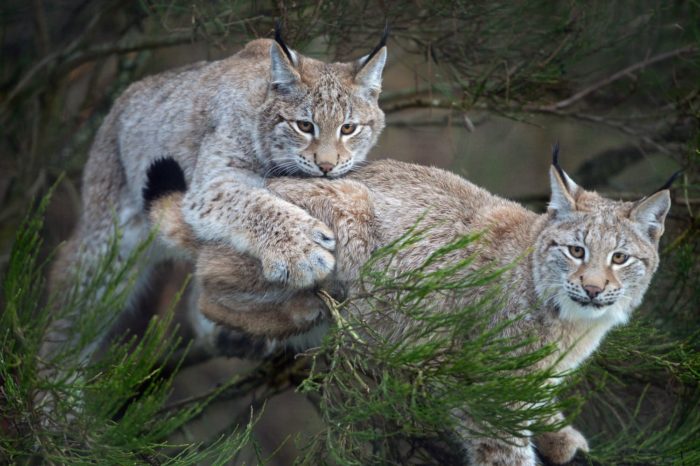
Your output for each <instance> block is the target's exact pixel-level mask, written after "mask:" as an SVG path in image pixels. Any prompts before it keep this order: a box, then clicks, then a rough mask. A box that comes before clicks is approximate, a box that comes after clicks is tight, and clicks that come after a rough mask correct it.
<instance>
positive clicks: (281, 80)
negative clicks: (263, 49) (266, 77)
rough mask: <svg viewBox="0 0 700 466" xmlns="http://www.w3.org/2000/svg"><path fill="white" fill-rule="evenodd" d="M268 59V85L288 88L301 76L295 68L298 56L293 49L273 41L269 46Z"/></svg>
mask: <svg viewBox="0 0 700 466" xmlns="http://www.w3.org/2000/svg"><path fill="white" fill-rule="evenodd" d="M283 44H284V43H283ZM270 61H271V66H270V85H271V86H272V87H274V88H276V89H288V88H289V87H291V86H294V85H296V84H297V83H298V82H300V81H301V76H299V72H298V71H297V70H296V66H297V65H298V58H297V55H296V53H294V51H292V50H289V49H288V48H287V47H286V46H284V48H282V46H281V45H279V44H278V43H274V44H272V46H271V47H270Z"/></svg>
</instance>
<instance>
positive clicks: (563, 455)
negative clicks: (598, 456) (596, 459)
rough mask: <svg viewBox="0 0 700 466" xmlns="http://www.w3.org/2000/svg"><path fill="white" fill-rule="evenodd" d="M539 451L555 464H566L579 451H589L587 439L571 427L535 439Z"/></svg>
mask: <svg viewBox="0 0 700 466" xmlns="http://www.w3.org/2000/svg"><path fill="white" fill-rule="evenodd" d="M535 445H536V446H537V451H539V452H540V454H541V455H542V456H544V457H545V458H547V459H548V460H549V461H551V462H553V463H555V464H566V463H568V462H569V461H571V460H572V459H573V458H574V456H575V455H576V451H577V450H581V451H583V452H587V451H588V442H587V441H586V438H585V437H584V436H583V434H581V432H579V431H578V430H576V429H574V428H573V427H571V426H566V427H564V428H563V429H561V430H560V431H558V432H546V433H544V434H540V435H538V436H537V437H536V438H535Z"/></svg>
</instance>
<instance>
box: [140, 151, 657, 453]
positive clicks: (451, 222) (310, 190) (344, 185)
mask: <svg viewBox="0 0 700 466" xmlns="http://www.w3.org/2000/svg"><path fill="white" fill-rule="evenodd" d="M555 155H556V152H555ZM550 179H551V191H552V194H551V201H550V204H549V208H548V210H547V213H545V214H541V215H538V214H536V213H534V212H531V211H529V210H527V209H525V208H523V207H522V206H520V205H518V204H516V203H514V202H510V201H507V200H505V199H502V198H499V197H497V196H494V195H492V194H490V193H488V192H487V191H485V190H483V189H481V188H478V187H477V186H475V185H473V184H471V183H469V182H467V181H466V180H464V179H462V178H460V177H458V176H456V175H453V174H450V173H448V172H445V171H443V170H439V169H436V168H427V167H420V166H416V165H409V164H404V163H399V162H394V161H381V162H375V163H373V164H371V165H369V166H366V167H364V168H362V169H361V170H359V171H358V172H356V173H353V174H351V175H350V176H349V179H344V180H338V181H327V180H294V179H276V180H270V182H269V184H268V186H269V188H270V189H271V190H272V191H273V192H275V193H277V194H278V195H279V196H281V197H283V198H285V199H286V200H288V201H289V202H292V203H294V204H296V205H298V206H300V207H302V208H303V209H305V210H306V211H308V212H309V213H310V214H312V215H314V216H316V217H317V218H319V219H320V220H322V221H323V222H325V223H326V224H327V225H330V226H331V228H332V229H333V231H334V233H335V235H336V239H337V245H338V247H337V252H336V254H337V263H336V270H335V273H334V275H333V276H332V277H330V278H329V279H328V280H327V281H326V282H325V284H324V285H323V287H324V288H325V289H327V290H331V291H333V290H340V289H342V290H345V292H346V293H347V295H349V296H352V295H353V293H354V292H355V293H356V292H357V291H358V289H357V280H356V279H357V272H358V270H359V268H360V267H361V265H362V264H363V263H364V262H365V261H366V260H367V258H368V257H369V255H370V254H371V252H372V251H373V250H374V248H376V247H377V246H381V245H385V244H388V243H389V242H391V241H392V240H394V239H396V238H398V237H399V236H400V235H402V234H403V233H404V232H405V231H406V230H407V229H409V228H410V227H412V226H413V225H414V224H415V222H416V219H417V218H418V217H419V216H420V215H424V218H423V220H422V225H424V226H427V227H430V229H429V230H428V231H427V233H426V237H425V238H424V239H422V240H420V241H419V242H417V243H416V244H413V245H411V246H410V247H409V249H407V250H406V251H403V253H402V254H401V255H400V257H398V258H397V261H398V263H397V267H398V268H399V269H410V268H412V267H415V266H417V265H419V264H421V263H423V261H424V260H425V259H426V258H427V257H428V256H429V255H430V254H431V253H432V252H434V251H435V250H436V249H437V248H439V247H440V246H443V245H445V244H447V243H449V242H451V241H453V240H455V239H457V238H458V237H460V236H462V235H465V234H469V233H473V232H482V231H483V232H485V237H484V238H483V240H482V241H479V242H478V243H476V244H473V245H470V246H468V247H467V248H465V249H464V250H460V251H457V252H455V253H454V254H453V257H450V258H449V260H459V259H462V258H466V257H469V256H470V255H471V254H473V253H475V252H478V257H479V259H478V260H477V261H476V262H475V263H474V264H473V267H480V266H481V265H484V264H487V263H492V261H495V262H496V263H498V264H501V265H507V264H512V263H515V266H514V267H513V268H512V269H510V270H509V271H508V272H507V273H506V274H505V275H504V276H503V278H502V280H503V283H504V284H506V286H503V289H504V290H505V296H504V300H503V307H502V309H501V310H500V312H498V313H497V314H496V315H495V317H494V321H493V322H492V324H494V325H496V324H498V323H499V322H502V321H503V320H504V319H509V318H512V317H514V316H516V315H522V314H524V318H523V319H520V320H517V321H516V324H514V327H510V328H509V331H510V332H516V333H522V334H529V335H532V334H534V335H537V336H538V337H539V340H540V341H541V342H542V343H543V344H544V343H555V344H556V345H557V346H558V348H559V349H560V353H559V355H561V354H564V357H563V358H562V359H561V360H560V361H559V362H558V366H557V369H558V370H559V371H567V370H569V369H572V368H575V367H576V366H578V365H579V364H581V362H582V361H584V360H585V359H586V358H587V357H588V356H589V355H590V354H591V353H592V352H593V351H595V349H596V348H597V347H598V346H599V344H600V341H601V339H602V338H603V336H604V335H605V334H606V333H607V332H608V331H609V330H610V329H611V328H612V327H613V326H615V325H618V324H623V323H625V322H626V321H627V320H628V319H629V317H630V315H631V313H632V311H633V310H634V308H635V307H637V306H638V305H639V304H640V303H641V301H642V298H643V296H644V293H645V292H646V290H647V288H648V286H649V283H650V280H651V278H652V276H653V274H654V271H655V270H656V268H657V266H658V261H659V257H658V253H657V249H658V243H659V238H660V237H661V235H662V234H663V231H664V220H665V216H666V214H667V212H668V210H669V208H670V195H669V191H668V190H667V189H665V188H663V189H661V190H660V191H658V192H656V193H654V194H653V195H651V196H649V197H646V198H643V199H641V200H640V201H637V202H619V201H613V200H610V199H606V198H603V197H601V196H600V195H598V194H596V193H595V192H589V191H585V190H584V189H582V188H581V187H579V186H577V185H576V184H575V183H574V182H573V181H572V180H571V178H569V177H568V176H567V175H566V173H564V171H563V170H562V169H561V168H559V166H558V164H557V163H556V157H555V163H554V165H553V166H552V168H551V170H550ZM180 202H182V194H175V195H171V196H167V197H163V198H161V199H159V200H157V201H156V203H155V205H154V208H153V210H152V216H153V218H154V219H156V221H158V222H160V225H161V234H162V235H163V236H164V238H165V239H166V240H167V241H170V242H171V243H173V244H174V245H177V246H179V247H181V248H183V249H185V250H187V251H189V253H190V254H191V255H192V257H194V258H195V260H196V280H197V290H196V293H198V308H199V310H200V311H201V312H202V313H203V314H204V315H205V316H206V317H208V318H209V319H211V320H213V321H215V322H217V323H219V324H221V325H222V326H221V327H219V328H218V330H214V327H213V326H212V325H209V324H206V320H202V319H200V320H199V322H198V323H197V325H199V327H198V328H199V331H203V332H204V333H203V334H202V335H201V340H200V343H201V344H202V345H209V347H210V348H213V349H214V350H218V351H220V352H224V353H241V352H243V353H250V352H252V351H269V350H270V349H271V348H272V347H274V346H275V345H276V344H280V343H286V344H292V345H294V344H296V345H299V344H303V337H308V338H310V337H313V336H314V333H320V332H319V329H323V325H324V323H325V322H327V318H328V317H327V315H326V310H325V307H324V305H323V303H322V302H321V301H320V299H319V298H318V297H317V296H316V295H315V294H314V292H312V291H304V292H294V291H290V290H289V289H286V288H284V287H282V286H279V285H274V284H269V283H267V282H266V281H265V279H264V276H263V274H262V268H261V265H260V263H259V262H258V261H257V260H255V259H253V258H251V257H249V256H244V255H240V254H237V253H235V251H233V250H231V249H230V248H228V247H226V246H222V245H213V244H206V243H202V242H201V241H199V240H198V239H197V238H196V236H195V235H193V234H192V232H191V231H190V229H189V227H188V226H187V224H186V223H185V222H184V221H183V218H182V214H181V210H180V208H179V203H180ZM476 248H478V250H477V249H476ZM530 251H531V253H530ZM523 256H526V258H525V259H524V260H520V261H518V258H521V257H523ZM443 265H446V264H443ZM439 266H440V264H436V267H439ZM485 291H486V290H481V291H479V290H477V292H476V293H471V294H469V295H467V294H465V295H464V296H462V297H461V298H460V297H457V299H456V301H457V302H451V303H450V304H449V306H463V305H465V304H468V303H469V302H470V301H472V302H473V300H475V299H477V298H478V297H479V295H480V293H482V292H485ZM445 305H446V306H448V304H447V303H445ZM446 310H447V311H449V310H448V309H446ZM365 318H367V319H370V320H371V319H372V315H371V314H370V315H366V316H365ZM393 318H394V319H395V320H394V321H392V324H391V325H387V324H386V323H382V322H378V323H377V324H376V328H380V329H382V330H383V331H384V332H386V333H387V334H388V335H400V334H401V331H402V329H401V327H402V326H406V325H411V321H410V320H407V319H406V318H404V317H403V316H401V315H400V314H399V315H394V316H393ZM402 319H403V320H402ZM202 322H204V323H202ZM224 329H226V330H224ZM231 329H235V330H236V332H238V333H236V332H231ZM207 331H208V332H209V333H206V332H207ZM227 335H228V337H227ZM231 335H238V340H237V341H236V340H235V339H234V338H232V337H231ZM244 336H245V337H246V338H247V339H243V337H244ZM244 341H245V342H247V344H248V345H250V346H249V347H248V348H243V349H239V350H236V349H235V348H231V347H227V346H226V345H230V344H232V343H235V342H237V343H239V344H241V343H243V342H244ZM557 356H558V355H554V356H552V358H550V359H548V360H547V361H544V362H543V364H550V363H553V362H555V361H556V357H557ZM455 415H456V416H457V417H458V418H459V419H460V422H461V423H462V425H463V427H464V429H463V432H460V433H462V434H463V436H462V438H463V442H464V447H465V451H466V455H467V456H468V458H469V461H470V464H475V465H523V466H524V465H534V464H535V462H536V458H535V450H534V449H535V448H537V449H538V450H539V452H540V453H541V454H542V455H543V456H545V457H547V458H548V459H549V460H551V461H553V462H555V463H565V462H568V461H569V460H571V459H572V458H573V456H574V454H575V453H576V451H577V450H579V449H580V450H587V448H588V446H587V442H586V440H585V438H584V437H583V436H582V435H581V433H579V432H578V431H577V430H576V429H574V428H573V427H570V426H568V427H565V428H564V429H562V430H560V431H558V432H553V433H547V434H543V435H540V436H538V437H536V438H534V439H533V440H532V442H531V441H530V440H528V439H527V438H525V439H522V438H515V439H512V442H503V441H500V440H495V439H487V438H473V437H471V438H470V437H469V436H468V435H466V432H468V430H469V429H468V427H469V416H468V413H466V414H465V413H455Z"/></svg>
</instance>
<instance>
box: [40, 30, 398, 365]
mask: <svg viewBox="0 0 700 466" xmlns="http://www.w3.org/2000/svg"><path fill="white" fill-rule="evenodd" d="M385 42H386V35H385V37H383V38H382V41H381V42H380V44H379V45H378V46H377V47H376V48H375V49H374V50H373V51H372V52H371V53H369V54H367V55H365V56H363V57H361V58H359V59H357V60H355V61H352V62H348V63H323V62H320V61H318V60H315V59H312V58H309V57H305V56H303V55H301V54H300V53H298V52H295V51H294V50H291V49H289V48H288V47H287V46H286V45H285V43H284V42H283V41H282V39H281V37H280V35H279V31H277V33H276V39H275V40H274V41H273V40H267V39H259V40H254V41H252V42H250V43H249V44H247V45H246V46H245V47H244V48H243V50H241V51H240V52H238V53H237V54H235V55H233V56H231V57H229V58H227V59H224V60H220V61H216V62H200V63H196V64H193V65H191V66H187V67H184V68H180V69H176V70H174V71H169V72H165V73H162V74H158V75H155V76H151V77H148V78H146V79H143V80H142V81H140V82H137V83H135V84H132V85H131V86H130V87H129V88H128V89H127V90H126V91H125V92H124V93H123V94H122V95H121V97H119V98H118V99H117V101H116V102H115V104H114V106H113V108H112V110H111V111H110V112H109V114H108V115H107V117H106V118H105V120H104V122H103V123H102V126H101V127H100V129H99V131H98V132H97V135H96V137H95V140H94V143H93V145H92V148H91V150H90V155H89V159H88V161H87V164H86V166H85V170H84V174H83V186H82V201H83V209H82V213H81V217H80V220H79V222H78V225H77V227H76V229H75V231H74V233H73V235H72V237H71V238H70V240H69V241H68V242H67V243H66V244H65V245H64V246H63V247H62V249H61V251H60V254H59V257H58V259H57V261H56V262H55V263H54V265H53V269H52V274H51V277H50V287H51V288H52V291H53V292H56V291H59V292H60V290H62V289H64V288H66V287H67V285H69V284H70V283H73V280H75V276H74V275H75V274H74V273H71V272H76V271H77V270H78V269H79V268H80V270H81V277H82V278H80V277H79V279H80V280H81V281H82V279H83V278H84V277H87V276H89V275H90V273H92V271H94V269H95V268H96V267H97V264H98V263H99V262H100V260H101V259H102V258H103V256H104V255H105V253H106V251H107V250H108V249H109V245H110V242H111V240H112V238H114V235H115V227H116V228H118V229H119V230H120V231H121V234H122V237H121V240H120V242H119V260H121V261H124V260H126V258H128V257H129V256H130V255H131V253H132V252H133V251H134V250H135V248H136V247H137V246H138V245H139V244H141V243H142V242H143V241H144V240H146V239H147V238H148V236H149V233H150V231H151V230H152V224H151V223H150V222H149V220H148V214H147V211H146V208H145V202H144V201H145V200H148V199H149V198H150V196H151V195H152V193H154V192H158V190H159V186H156V185H149V183H147V173H148V170H149V168H153V167H156V168H158V167H160V169H166V170H167V168H168V167H172V164H170V165H169V162H168V161H170V162H173V161H174V162H175V163H176V166H177V167H179V168H178V170H179V172H177V173H173V172H170V174H171V175H173V176H174V178H172V179H171V180H170V183H173V182H176V183H175V184H176V185H178V186H181V187H182V186H184V185H185V184H187V186H188V187H189V189H188V191H187V194H186V196H185V198H184V199H183V202H182V205H181V209H182V212H181V213H182V216H183V218H184V219H185V221H186V222H187V224H188V225H189V227H190V228H191V229H192V232H193V234H194V236H195V237H196V238H197V239H199V240H202V241H212V242H217V243H219V244H222V245H226V246H227V247H228V248H230V249H231V250H232V251H237V252H239V253H242V254H247V255H249V256H251V257H254V258H256V259H257V260H259V261H260V263H261V265H262V273H263V276H264V277H265V279H266V280H268V281H270V282H273V283H277V284H282V285H284V286H285V287H287V288H288V289H304V288H308V287H311V286H313V285H314V284H316V283H318V282H319V281H321V280H322V279H324V278H326V276H327V275H329V274H330V273H331V271H332V270H333V268H334V265H335V257H334V255H333V251H334V249H335V245H336V242H335V238H334V235H333V232H332V231H331V230H330V229H329V228H328V227H327V226H326V225H324V224H323V223H322V222H321V221H320V220H318V219H316V218H314V217H312V216H311V215H309V213H307V212H306V211H304V210H303V209H301V208H300V207H298V206H295V205H294V204H291V203H289V202H288V201H285V200H284V199H282V198H280V197H279V196H277V195H276V194H275V193H273V192H271V191H270V190H269V189H268V188H267V187H266V186H265V180H267V179H270V178H271V177H275V176H278V175H304V176H308V177H325V178H337V177H340V176H343V175H346V174H347V173H348V172H350V171H351V170H352V169H353V168H355V167H356V166H357V164H358V163H361V162H363V161H364V160H365V158H366V156H367V153H368V152H369V150H370V149H371V148H372V146H373V145H374V144H375V143H376V141H377V138H378V137H379V134H380V133H381V131H382V129H383V127H384V114H383V112H382V111H381V110H380V108H379V106H378V102H377V101H378V96H379V93H380V90H381V81H382V71H383V68H384V64H385V61H386V56H387V51H386V47H385ZM164 159H167V161H164ZM169 246H170V245H169V244H168V243H167V242H165V243H163V242H157V244H154V246H153V247H152V248H151V249H150V251H149V253H148V257H147V258H146V262H147V263H146V265H145V269H144V270H143V271H142V273H141V275H140V277H139V280H138V281H137V284H136V286H135V287H134V291H133V292H132V294H133V295H134V296H135V295H137V294H139V293H140V292H141V291H143V290H144V288H145V287H146V283H147V281H148V276H149V272H150V270H151V269H152V267H153V266H154V265H155V264H157V263H159V262H162V261H163V260H164V259H167V258H170V257H173V256H176V255H179V254H180V252H179V251H178V250H177V248H171V247H169ZM79 265H80V267H79ZM118 265H119V264H116V265H115V267H116V266H118ZM131 301H133V299H132V300H131ZM73 312H74V313H79V312H80V310H79V309H76V310H73ZM75 333H76V331H75V329H73V328H72V322H71V319H70V318H68V319H66V320H65V321H59V322H56V323H55V325H53V326H52V328H51V329H50V331H49V332H48V334H47V337H46V339H45V341H46V343H45V344H44V347H43V349H42V354H43V355H45V356H47V357H50V355H51V354H52V353H53V348H55V345H59V344H64V343H66V342H67V343H70V342H71V341H74V340H76V339H77V335H75ZM98 344H99V342H96V344H95V345H94V347H96V346H97V345H98ZM92 351H94V348H93V349H91V350H89V351H88V353H92ZM85 357H86V358H87V357H90V354H86V355H85Z"/></svg>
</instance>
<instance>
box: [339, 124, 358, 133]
mask: <svg viewBox="0 0 700 466" xmlns="http://www.w3.org/2000/svg"><path fill="white" fill-rule="evenodd" d="M356 129H357V125H356V124H353V123H345V124H344V125H343V126H341V127H340V133H341V134H344V135H346V136H347V135H349V134H352V133H354V132H355V130H356Z"/></svg>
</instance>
